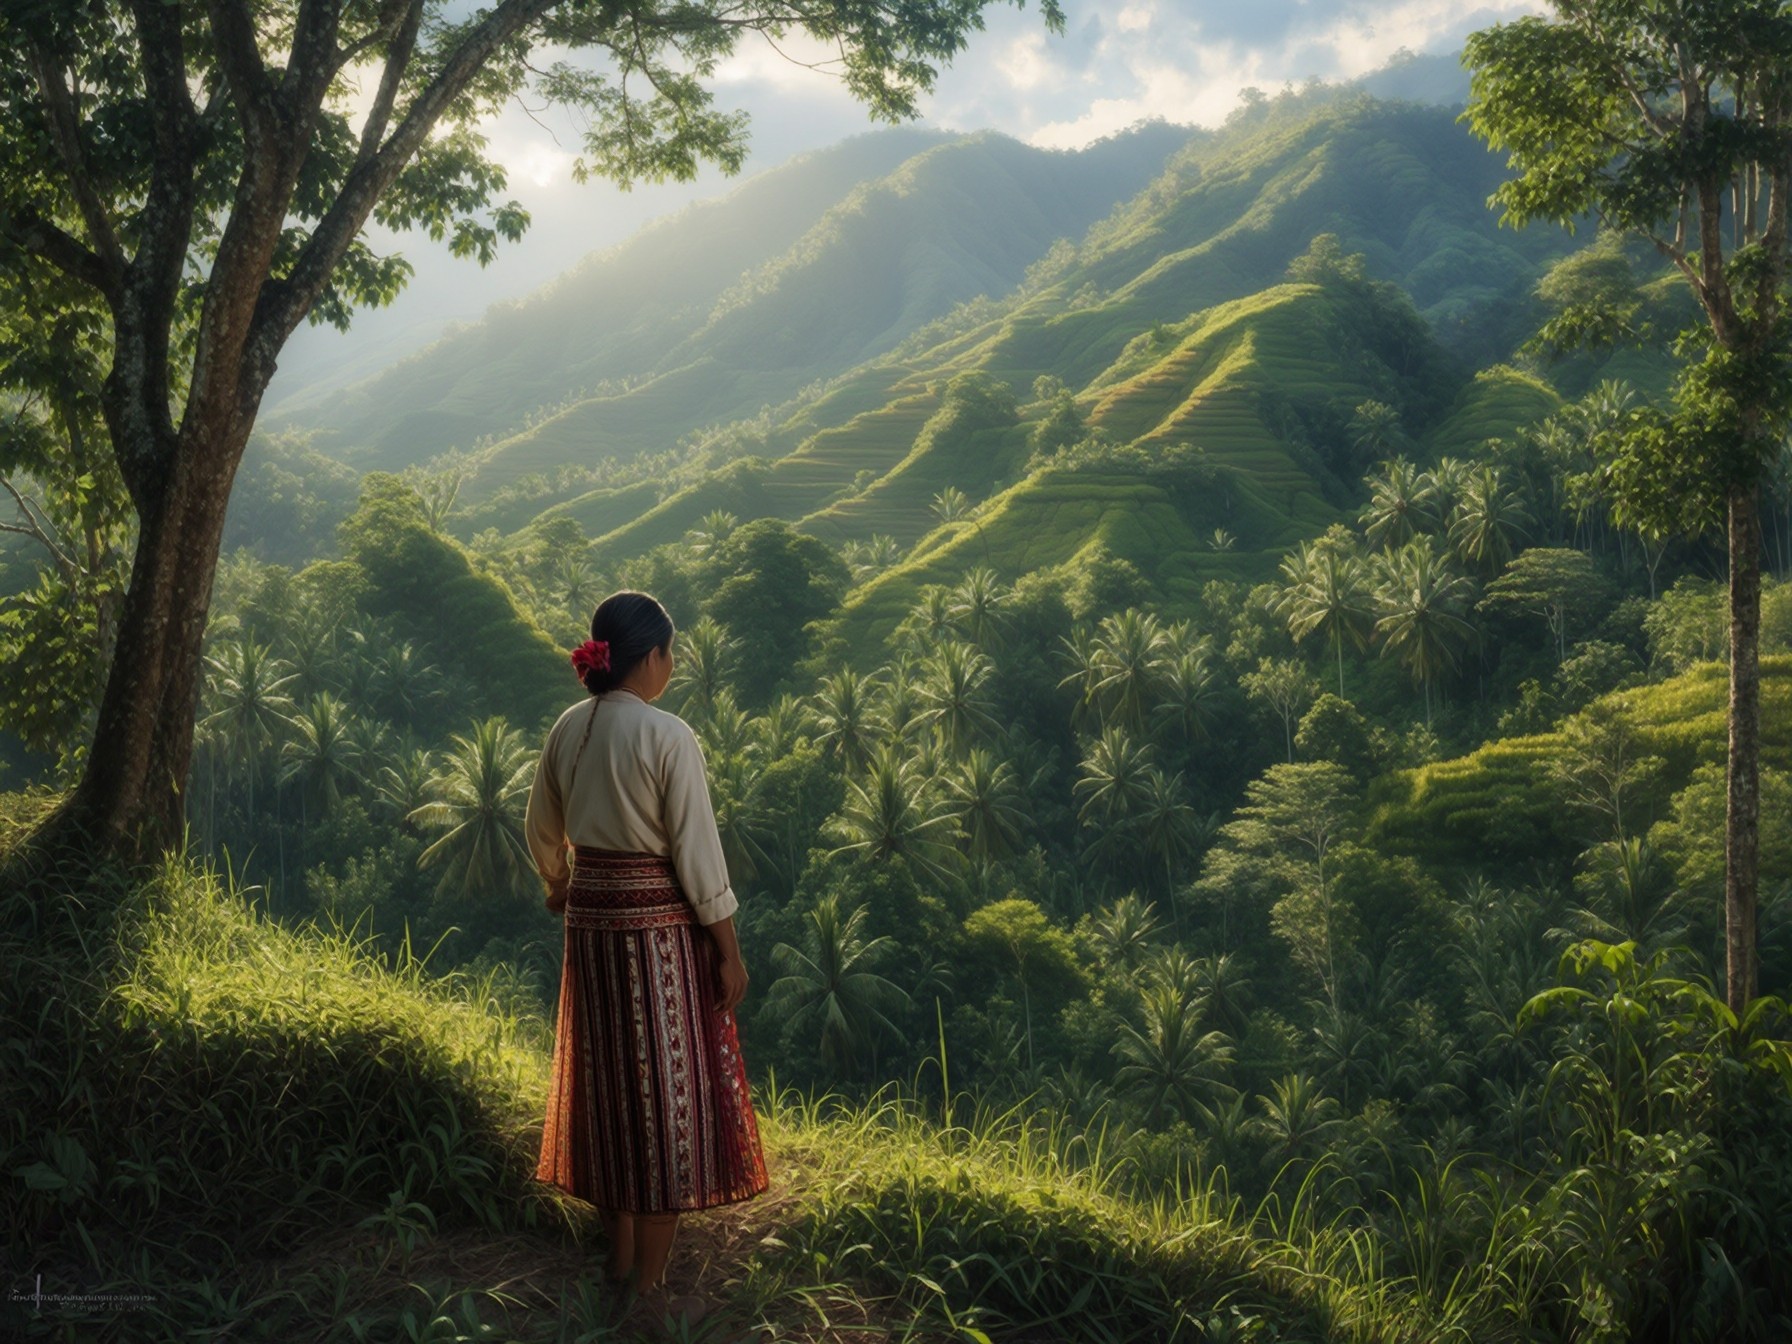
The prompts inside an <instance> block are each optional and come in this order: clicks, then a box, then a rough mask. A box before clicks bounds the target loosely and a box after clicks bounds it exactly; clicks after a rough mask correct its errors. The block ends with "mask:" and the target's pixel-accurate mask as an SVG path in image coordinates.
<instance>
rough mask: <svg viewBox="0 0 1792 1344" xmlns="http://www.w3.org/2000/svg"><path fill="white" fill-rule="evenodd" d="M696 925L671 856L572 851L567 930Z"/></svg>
mask: <svg viewBox="0 0 1792 1344" xmlns="http://www.w3.org/2000/svg"><path fill="white" fill-rule="evenodd" d="M695 922H696V912H695V911H693V910H692V909H691V903H690V902H689V901H687V900H686V899H685V897H684V891H683V889H682V888H681V887H680V886H679V884H678V871H677V869H676V868H674V867H673V864H672V859H671V857H670V856H669V855H665V854H641V853H634V852H631V851H626V850H616V849H595V848H592V847H590V846H587V845H575V846H574V847H573V864H572V884H571V886H570V887H569V888H568V890H567V900H566V924H567V927H568V928H574V929H604V930H608V929H652V928H660V927H662V926H664V925H668V924H691V923H695Z"/></svg>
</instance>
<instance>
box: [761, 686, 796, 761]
mask: <svg viewBox="0 0 1792 1344" xmlns="http://www.w3.org/2000/svg"><path fill="white" fill-rule="evenodd" d="M808 713H809V711H808V709H807V708H806V707H805V706H804V704H803V702H802V700H801V699H799V698H798V697H797V696H794V695H792V694H791V693H790V692H789V691H785V692H783V693H782V694H780V695H779V696H778V698H777V699H776V700H774V701H772V702H771V704H770V705H768V706H766V710H765V713H763V714H761V715H760V716H759V717H758V718H756V719H754V720H753V734H754V742H755V745H756V747H757V749H758V751H759V754H760V756H761V758H762V759H764V760H767V761H775V760H777V759H778V758H779V757H780V756H786V755H788V754H789V753H790V751H791V749H792V748H794V747H795V746H796V744H797V740H798V739H799V738H800V737H801V736H802V735H803V730H804V726H805V723H806V721H807V718H808Z"/></svg>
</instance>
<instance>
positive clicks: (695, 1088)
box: [535, 846, 769, 1213]
mask: <svg viewBox="0 0 1792 1344" xmlns="http://www.w3.org/2000/svg"><path fill="white" fill-rule="evenodd" d="M565 918H566V954H565V960H564V962H563V964H562V968H561V974H560V1005H559V1012H558V1019H557V1023H556V1027H555V1033H554V1074H553V1082H552V1085H551V1090H550V1092H549V1096H548V1114H547V1124H546V1127H545V1128H544V1130H543V1132H542V1139H541V1161H540V1163H539V1164H538V1165H537V1167H536V1171H535V1178H536V1179H537V1180H540V1181H546V1182H549V1183H550V1184H553V1185H557V1186H559V1187H560V1188H561V1189H562V1190H565V1191H566V1192H567V1193H568V1194H571V1195H574V1196H576V1197H577V1198H579V1199H583V1200H586V1201H588V1202H590V1203H592V1204H595V1205H597V1206H598V1207H599V1208H603V1209H617V1210H623V1211H626V1212H629V1213H667V1212H673V1211H681V1210H689V1209H708V1208H714V1207H716V1206H717V1205H720V1204H735V1203H738V1202H740V1201H741V1200H744V1199H751V1198H752V1197H753V1196H754V1195H757V1194H760V1193H762V1192H763V1191H764V1190H765V1189H766V1187H767V1186H768V1184H769V1181H768V1179H767V1177H766V1171H765V1156H764V1153H763V1152H762V1150H761V1149H760V1146H759V1124H758V1121H757V1119H756V1118H755V1117H754V1115H753V1106H752V1103H751V1101H750V1100H749V1099H748V1096H747V1070H746V1065H745V1063H744V1062H743V1061H742V1059H741V1054H740V1041H739V1039H738V1037H737V1035H736V1032H735V1025H734V1014H733V1013H732V1012H726V1013H724V1012H718V1011H717V1010H716V1007H715V1002H716V996H717V992H718V990H719V985H718V983H717V979H716V967H717V961H718V957H717V953H716V948H715V942H714V940H713V939H712V938H710V937H709V935H708V934H707V933H706V932H705V931H704V930H703V927H702V925H700V924H698V923H697V922H696V916H695V913H694V912H693V911H692V909H691V905H690V902H689V901H687V900H686V899H685V897H684V892H683V889H682V888H681V887H680V886H679V884H678V876H677V873H676V871H675V870H674V868H673V866H672V861H671V860H670V859H669V858H666V857H664V856H662V855H657V854H631V853H622V852H618V851H616V850H607V849H590V848H586V847H584V846H578V847H576V848H575V849H574V852H573V869H572V887H571V890H570V892H569V893H568V896H567V902H566V916H565Z"/></svg>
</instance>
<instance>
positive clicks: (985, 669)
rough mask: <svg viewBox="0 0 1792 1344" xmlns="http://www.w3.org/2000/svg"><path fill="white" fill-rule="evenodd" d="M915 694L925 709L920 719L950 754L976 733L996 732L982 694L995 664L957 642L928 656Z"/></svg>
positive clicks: (959, 751)
mask: <svg viewBox="0 0 1792 1344" xmlns="http://www.w3.org/2000/svg"><path fill="white" fill-rule="evenodd" d="M923 666H924V669H925V671H924V674H923V676H922V677H921V680H920V682H919V684H918V685H917V686H916V691H917V693H918V695H919V697H920V700H921V703H922V704H923V705H924V706H926V708H925V710H924V711H923V714H922V718H923V719H924V721H925V722H927V723H930V724H935V725H937V726H938V727H939V729H940V731H941V732H942V733H943V734H944V735H945V739H946V742H947V743H948V744H949V745H950V747H951V748H952V751H953V754H954V755H962V754H963V753H964V751H965V749H966V748H967V747H968V746H969V745H970V743H971V740H972V739H973V738H974V737H976V736H977V735H978V734H989V733H995V732H998V731H999V730H1000V729H999V725H998V724H997V723H996V720H995V716H994V714H993V713H992V712H991V711H992V710H993V709H994V704H993V703H992V702H991V701H990V699H989V697H988V696H987V695H985V694H984V693H983V687H984V685H985V684H986V683H987V682H988V681H989V678H990V674H991V673H992V672H993V671H994V670H995V665H994V664H993V663H991V662H990V661H989V659H988V658H987V657H985V656H984V655H983V654H982V653H979V652H978V651H977V650H976V649H975V648H973V647H971V645H969V644H966V643H964V642H963V641H961V640H951V641H949V642H948V643H946V644H943V645H941V646H940V648H939V649H938V650H937V651H936V652H935V653H934V654H933V656H932V657H930V658H929V659H928V660H927V662H926V663H925V664H924V665H923Z"/></svg>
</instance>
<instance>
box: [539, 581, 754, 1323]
mask: <svg viewBox="0 0 1792 1344" xmlns="http://www.w3.org/2000/svg"><path fill="white" fill-rule="evenodd" d="M672 636H673V628H672V619H671V617H669V616H668V615H667V614H666V610H665V608H664V607H662V606H661V605H660V604H659V603H658V602H657V601H655V600H654V599H653V598H651V597H649V596H647V595H646V594H645V593H633V592H620V593H613V594H611V595H610V596H609V597H607V598H605V599H604V601H603V602H602V603H601V604H600V605H599V606H598V608H597V610H596V612H595V613H593V615H592V617H591V639H590V641H589V642H587V643H585V644H583V645H581V646H580V647H579V648H578V649H576V650H574V651H573V666H574V668H575V669H577V671H578V673H579V677H580V680H581V681H583V682H584V684H585V689H586V690H587V691H588V692H589V699H588V700H585V701H582V702H580V703H579V704H576V705H574V706H573V707H572V708H571V709H568V710H567V711H566V713H564V714H562V715H561V716H560V719H559V721H558V722H557V723H555V724H554V726H553V728H552V729H551V730H550V731H549V732H548V739H547V745H546V747H544V748H543V750H542V753H541V761H540V763H539V764H538V765H537V767H536V771H535V783H534V786H533V787H532V788H531V790H530V793H529V809H528V816H527V820H526V822H525V828H526V830H527V833H528V838H529V847H530V850H531V851H532V852H533V854H534V857H535V865H536V868H537V870H538V871H539V872H540V874H541V876H542V879H543V881H545V882H546V883H547V886H548V898H547V905H548V909H550V910H552V911H555V912H556V913H563V914H564V916H565V920H566V952H565V958H564V961H563V964H562V970H561V976H560V1004H559V1012H558V1019H557V1023H556V1028H555V1036H554V1076H553V1084H552V1090H551V1092H550V1094H549V1101H548V1115H547V1123H546V1127H545V1129H544V1131H543V1133H542V1144H541V1161H540V1165H539V1166H538V1167H537V1168H536V1173H535V1174H536V1179H538V1180H542V1181H547V1182H550V1183H552V1184H554V1185H557V1186H559V1187H560V1188H561V1189H563V1190H565V1191H567V1192H568V1193H569V1194H572V1195H574V1196H576V1197H578V1198H580V1199H583V1200H586V1201H588V1202H590V1203H592V1204H595V1205H597V1207H598V1209H599V1210H600V1212H601V1214H602V1216H603V1221H604V1229H605V1231H606V1232H607V1233H608V1234H609V1239H610V1263H609V1267H608V1276H609V1278H610V1280H611V1281H612V1282H614V1283H618V1284H620V1283H623V1282H624V1281H626V1280H627V1279H628V1277H629V1275H630V1273H631V1272H632V1273H633V1274H634V1276H635V1287H636V1290H637V1292H639V1293H641V1294H643V1295H646V1296H650V1297H652V1298H653V1299H654V1300H658V1299H659V1298H660V1296H661V1295H662V1294H663V1285H664V1276H665V1270H666V1261H667V1259H668V1257H669V1256H670V1254H671V1251H672V1240H673V1237H674V1236H675V1234H676V1233H677V1230H678V1216H679V1214H680V1213H683V1212H688V1211H689V1210H692V1209H707V1208H714V1207H716V1206H717V1205H721V1204H732V1203H736V1202H738V1201H740V1200H744V1199H750V1198H752V1197H753V1196H754V1195H757V1194H760V1193H761V1192H763V1191H764V1190H765V1189H766V1187H767V1184H768V1181H767V1178H766V1171H765V1158H764V1155H763V1153H762V1151H761V1149H760V1145H759V1128H758V1123H757V1121H756V1119H755V1117H754V1114H753V1107H752V1104H751V1102H750V1101H749V1099H748V1096H747V1075H746V1068H745V1066H744V1064H743V1062H742V1060H741V1055H740V1043H739V1039H738V1037H737V1035H736V1032H735V1023H734V1008H735V1007H736V1006H737V1005H738V1004H739V1003H740V1001H741V998H742V997H743V996H744V995H745V994H746V990H747V971H746V967H745V965H744V964H743V963H742V961H741V955H740V945H739V943H738V942H737V941H736V939H735V931H734V919H733V915H734V911H735V909H736V908H737V903H736V901H735V897H734V892H733V890H732V888H731V887H730V886H729V883H728V871H727V867H726V864H725V863H724V860H723V857H722V842H721V837H720V835H719V834H718V833H717V831H716V822H715V813H714V811H713V810H712V809H711V806H710V801H709V789H708V786H707V784H706V783H705V780H704V771H703V754H702V751H701V749H700V748H699V747H698V745H697V739H696V736H695V735H694V734H693V733H692V732H691V729H690V727H689V726H688V725H687V724H686V723H685V722H684V720H682V719H680V718H678V717H677V716H676V715H674V714H668V713H666V712H665V711H664V710H659V709H655V708H653V706H652V704H651V703H650V702H651V701H653V700H655V699H657V698H658V697H659V695H660V693H661V692H663V691H664V690H665V689H666V683H667V682H668V681H670V680H671V678H672ZM569 844H570V846H571V847H572V863H571V865H570V867H569V866H568V863H567V855H566V850H567V847H568V845H569ZM674 1305H675V1306H676V1307H677V1308H678V1309H680V1310H681V1311H683V1313H684V1314H685V1315H686V1317H687V1319H690V1318H694V1317H695V1316H697V1315H700V1314H701V1311H702V1307H701V1304H700V1303H698V1302H694V1301H690V1300H685V1301H681V1302H680V1303H677V1304H674Z"/></svg>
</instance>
